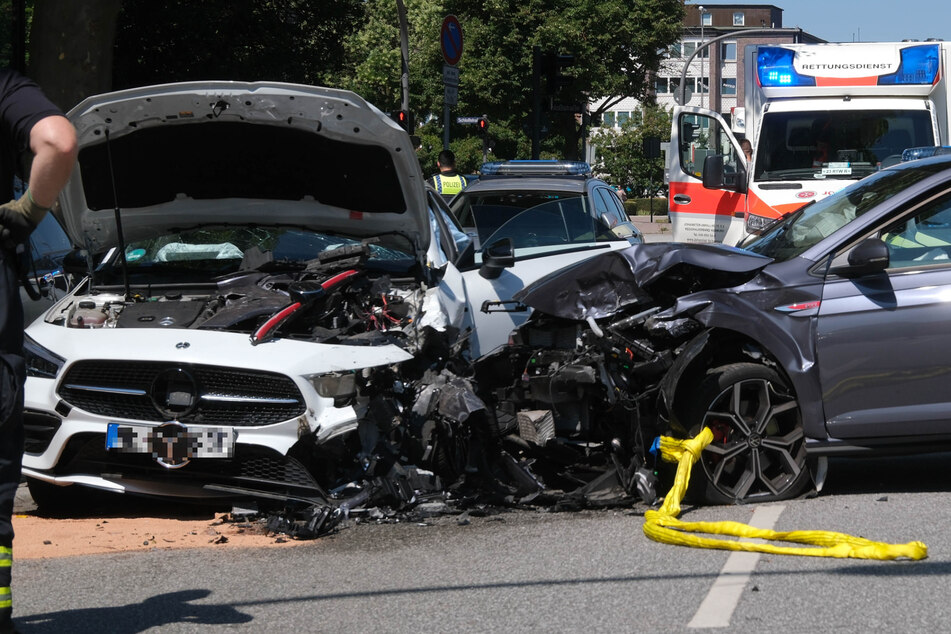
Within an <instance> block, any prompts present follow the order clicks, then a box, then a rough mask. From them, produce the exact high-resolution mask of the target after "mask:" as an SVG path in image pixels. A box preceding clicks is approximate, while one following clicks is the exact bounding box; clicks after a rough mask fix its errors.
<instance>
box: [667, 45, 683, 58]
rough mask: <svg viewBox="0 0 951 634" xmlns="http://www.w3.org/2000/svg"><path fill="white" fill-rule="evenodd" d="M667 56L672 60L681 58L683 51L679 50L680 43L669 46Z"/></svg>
mask: <svg viewBox="0 0 951 634" xmlns="http://www.w3.org/2000/svg"><path fill="white" fill-rule="evenodd" d="M667 56H668V57H673V58H677V57H682V56H683V50H682V49H681V45H680V42H674V43H673V44H671V45H670V48H668V49H667Z"/></svg>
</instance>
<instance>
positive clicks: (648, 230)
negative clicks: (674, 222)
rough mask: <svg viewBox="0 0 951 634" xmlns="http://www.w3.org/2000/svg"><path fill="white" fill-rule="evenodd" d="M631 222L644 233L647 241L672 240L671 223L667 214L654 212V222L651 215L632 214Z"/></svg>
mask: <svg viewBox="0 0 951 634" xmlns="http://www.w3.org/2000/svg"><path fill="white" fill-rule="evenodd" d="M631 222H633V223H634V226H635V227H637V228H638V229H640V231H641V233H643V234H644V241H645V242H665V241H667V240H670V237H671V236H670V223H669V222H667V215H666V214H664V215H660V214H654V220H653V222H652V221H651V217H650V216H631Z"/></svg>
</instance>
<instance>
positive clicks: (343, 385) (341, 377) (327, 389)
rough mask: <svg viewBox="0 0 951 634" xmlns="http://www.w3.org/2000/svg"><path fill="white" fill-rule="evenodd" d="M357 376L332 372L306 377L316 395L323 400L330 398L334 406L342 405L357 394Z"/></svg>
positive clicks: (351, 373)
mask: <svg viewBox="0 0 951 634" xmlns="http://www.w3.org/2000/svg"><path fill="white" fill-rule="evenodd" d="M356 379H357V375H356V374H354V373H353V372H334V373H330V374H315V375H313V376H310V377H308V380H309V381H310V383H311V385H313V386H314V389H315V390H317V394H319V395H320V396H322V397H324V398H332V399H333V400H334V405H337V404H338V403H344V402H346V401H347V400H348V399H350V398H352V397H353V396H355V395H356V393H357V380H356Z"/></svg>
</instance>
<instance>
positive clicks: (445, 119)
mask: <svg viewBox="0 0 951 634" xmlns="http://www.w3.org/2000/svg"><path fill="white" fill-rule="evenodd" d="M442 149H444V150H448V149H449V104H448V103H446V102H445V101H443V106H442Z"/></svg>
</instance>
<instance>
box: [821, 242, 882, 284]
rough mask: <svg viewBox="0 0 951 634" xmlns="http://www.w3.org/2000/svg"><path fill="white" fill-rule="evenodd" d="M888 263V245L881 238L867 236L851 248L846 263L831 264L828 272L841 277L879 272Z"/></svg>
mask: <svg viewBox="0 0 951 634" xmlns="http://www.w3.org/2000/svg"><path fill="white" fill-rule="evenodd" d="M888 263H889V256H888V245H887V244H885V242H883V241H882V239H881V238H868V239H866V240H864V241H863V242H861V243H859V245H858V246H856V247H855V248H854V249H852V251H851V252H850V253H849V263H848V264H844V265H842V266H833V267H832V268H830V269H829V272H830V273H834V274H835V275H841V276H842V277H858V276H860V275H868V274H870V273H881V272H882V271H884V270H885V269H887V268H888Z"/></svg>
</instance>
